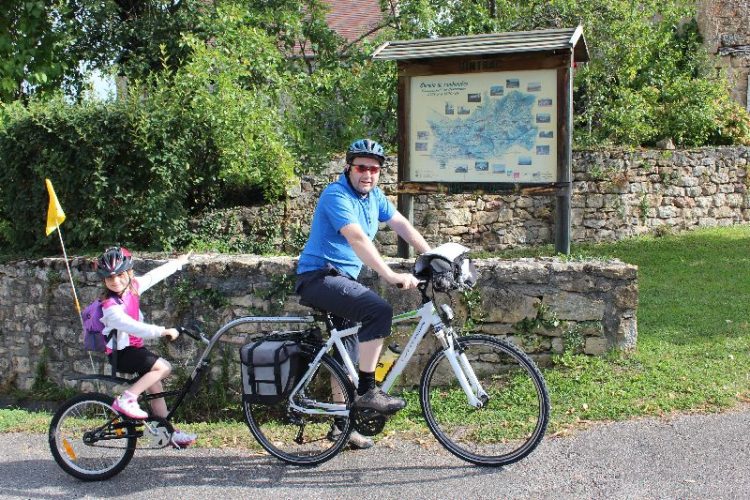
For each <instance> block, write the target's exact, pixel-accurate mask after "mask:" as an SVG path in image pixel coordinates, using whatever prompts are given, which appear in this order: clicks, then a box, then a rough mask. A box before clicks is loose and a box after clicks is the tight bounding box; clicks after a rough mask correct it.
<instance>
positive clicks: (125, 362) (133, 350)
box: [107, 346, 159, 375]
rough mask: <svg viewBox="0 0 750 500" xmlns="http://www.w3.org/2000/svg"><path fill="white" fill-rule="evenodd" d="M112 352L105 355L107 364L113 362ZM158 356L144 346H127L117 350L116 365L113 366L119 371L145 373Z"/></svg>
mask: <svg viewBox="0 0 750 500" xmlns="http://www.w3.org/2000/svg"><path fill="white" fill-rule="evenodd" d="M113 355H114V353H110V354H108V355H107V357H108V358H109V364H110V365H111V364H113V363H112V361H113V357H114V356H113ZM158 359H159V356H157V355H156V354H154V353H153V352H151V351H149V350H148V349H146V348H145V347H133V346H128V347H126V348H125V349H122V350H119V351H117V366H116V367H115V368H116V369H117V371H118V372H120V373H137V374H138V375H145V374H146V373H148V372H150V371H151V368H153V367H154V363H156V361H157V360H158Z"/></svg>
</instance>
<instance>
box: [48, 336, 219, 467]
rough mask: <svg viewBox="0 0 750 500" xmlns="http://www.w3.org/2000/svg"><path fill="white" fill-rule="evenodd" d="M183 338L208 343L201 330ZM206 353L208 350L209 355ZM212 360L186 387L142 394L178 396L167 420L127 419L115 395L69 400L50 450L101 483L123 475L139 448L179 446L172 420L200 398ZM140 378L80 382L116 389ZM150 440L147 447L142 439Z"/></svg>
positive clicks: (53, 427) (52, 430)
mask: <svg viewBox="0 0 750 500" xmlns="http://www.w3.org/2000/svg"><path fill="white" fill-rule="evenodd" d="M178 330H179V331H180V333H181V334H184V335H187V336H188V337H191V338H193V339H195V340H197V341H201V342H203V343H205V344H208V343H209V342H210V341H209V340H208V339H207V338H206V337H205V336H204V335H203V334H202V333H200V332H196V331H192V330H190V329H188V328H185V327H180V328H178ZM204 354H205V352H204ZM209 364H210V360H209V359H208V358H204V357H202V358H201V360H200V361H199V362H198V364H197V365H196V367H195V369H194V370H193V372H192V374H191V376H190V377H189V378H188V379H187V380H186V381H185V383H184V384H183V386H182V388H181V389H175V390H169V391H163V392H159V393H152V394H146V393H144V394H142V395H141V396H140V397H139V400H140V401H150V400H152V399H158V398H162V397H174V396H176V400H175V402H174V403H173V404H172V405H171V407H172V409H171V410H170V412H169V414H168V415H167V417H166V418H161V417H156V416H154V415H151V414H149V417H148V418H146V419H145V420H135V419H131V418H128V417H126V416H125V415H122V414H120V413H118V412H117V411H115V410H114V409H113V408H112V403H113V396H112V395H107V394H103V393H100V392H90V393H83V394H79V395H77V396H74V397H72V398H70V399H68V400H67V401H65V402H64V403H63V404H62V405H61V406H60V408H58V410H57V411H56V412H55V414H54V415H53V417H52V420H51V422H50V427H49V435H48V439H49V446H50V450H51V452H52V456H53V457H54V459H55V462H57V464H58V465H59V466H60V467H61V468H62V469H63V470H64V471H65V472H67V473H68V474H70V475H72V476H73V477H76V478H78V479H81V480H83V481H101V480H104V479H109V478H111V477H112V476H115V475H116V474H118V473H120V472H121V471H122V470H123V469H124V468H125V467H126V466H127V465H128V463H130V460H131V459H132V458H133V455H134V453H135V450H136V447H138V448H139V449H160V448H165V447H167V446H175V447H178V446H177V445H176V444H175V443H173V442H172V434H173V432H174V428H173V426H172V424H171V423H170V418H171V417H172V416H173V415H174V413H175V411H176V410H177V408H179V406H180V404H181V403H182V402H183V401H184V400H185V398H186V397H187V396H188V395H190V394H194V393H195V392H196V391H197V390H198V388H199V385H200V381H201V378H202V376H203V374H204V373H205V372H206V370H207V368H208V365H209ZM137 379H138V377H135V378H125V377H118V376H117V375H116V373H115V371H114V369H113V370H112V375H85V376H81V377H76V378H75V380H93V381H98V382H104V383H108V384H113V385H131V384H133V383H134V382H135V381H136V380H137ZM144 437H145V438H147V441H146V442H145V444H144V443H143V442H141V444H140V445H139V446H137V444H138V440H139V439H140V438H144Z"/></svg>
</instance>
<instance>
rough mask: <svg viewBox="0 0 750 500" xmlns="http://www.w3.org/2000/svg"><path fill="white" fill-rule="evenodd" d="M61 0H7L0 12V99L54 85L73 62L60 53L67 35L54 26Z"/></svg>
mask: <svg viewBox="0 0 750 500" xmlns="http://www.w3.org/2000/svg"><path fill="white" fill-rule="evenodd" d="M64 9H65V4H64V1H63V0H32V1H24V2H6V3H5V4H4V5H3V12H2V13H1V14H0V101H2V102H9V101H13V100H16V99H24V98H26V97H28V95H30V94H31V93H33V92H43V91H46V90H49V89H57V88H58V87H59V86H60V85H61V84H62V82H63V80H64V78H65V76H66V74H71V73H73V74H75V73H76V71H77V70H76V68H75V67H74V66H75V65H74V64H72V63H71V62H70V61H66V60H65V58H64V57H63V54H64V51H65V46H66V43H67V38H66V36H65V34H64V33H63V32H62V31H61V30H59V29H58V28H57V27H56V26H55V20H56V18H57V19H59V15H60V14H61V13H62V12H63V11H64Z"/></svg>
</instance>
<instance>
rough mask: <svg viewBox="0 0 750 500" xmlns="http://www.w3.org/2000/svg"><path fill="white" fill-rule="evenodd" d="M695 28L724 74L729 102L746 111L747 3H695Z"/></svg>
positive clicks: (711, 0) (716, 0) (748, 60)
mask: <svg viewBox="0 0 750 500" xmlns="http://www.w3.org/2000/svg"><path fill="white" fill-rule="evenodd" d="M696 5H697V15H696V19H697V21H698V26H699V27H700V32H701V35H703V44H704V46H705V47H706V50H707V51H708V53H709V54H713V55H715V56H716V57H715V59H714V60H715V61H716V65H717V67H719V68H723V69H724V70H725V71H726V72H727V77H728V79H729V85H730V93H731V96H732V99H734V100H735V101H737V102H738V103H740V104H741V105H742V106H743V107H745V108H746V109H747V105H748V102H747V92H748V88H747V78H748V75H749V74H750V2H749V1H748V0H698V1H697V2H696Z"/></svg>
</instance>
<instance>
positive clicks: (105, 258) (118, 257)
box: [94, 247, 133, 278]
mask: <svg viewBox="0 0 750 500" xmlns="http://www.w3.org/2000/svg"><path fill="white" fill-rule="evenodd" d="M94 267H95V268H96V274H98V275H99V276H101V277H102V278H106V277H107V276H115V275H117V274H120V273H121V272H124V271H127V270H129V269H133V257H132V255H131V254H130V251H129V250H128V249H127V248H124V247H110V248H108V249H106V250H105V251H104V253H103V254H101V255H100V256H99V258H98V259H96V263H95V266H94Z"/></svg>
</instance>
